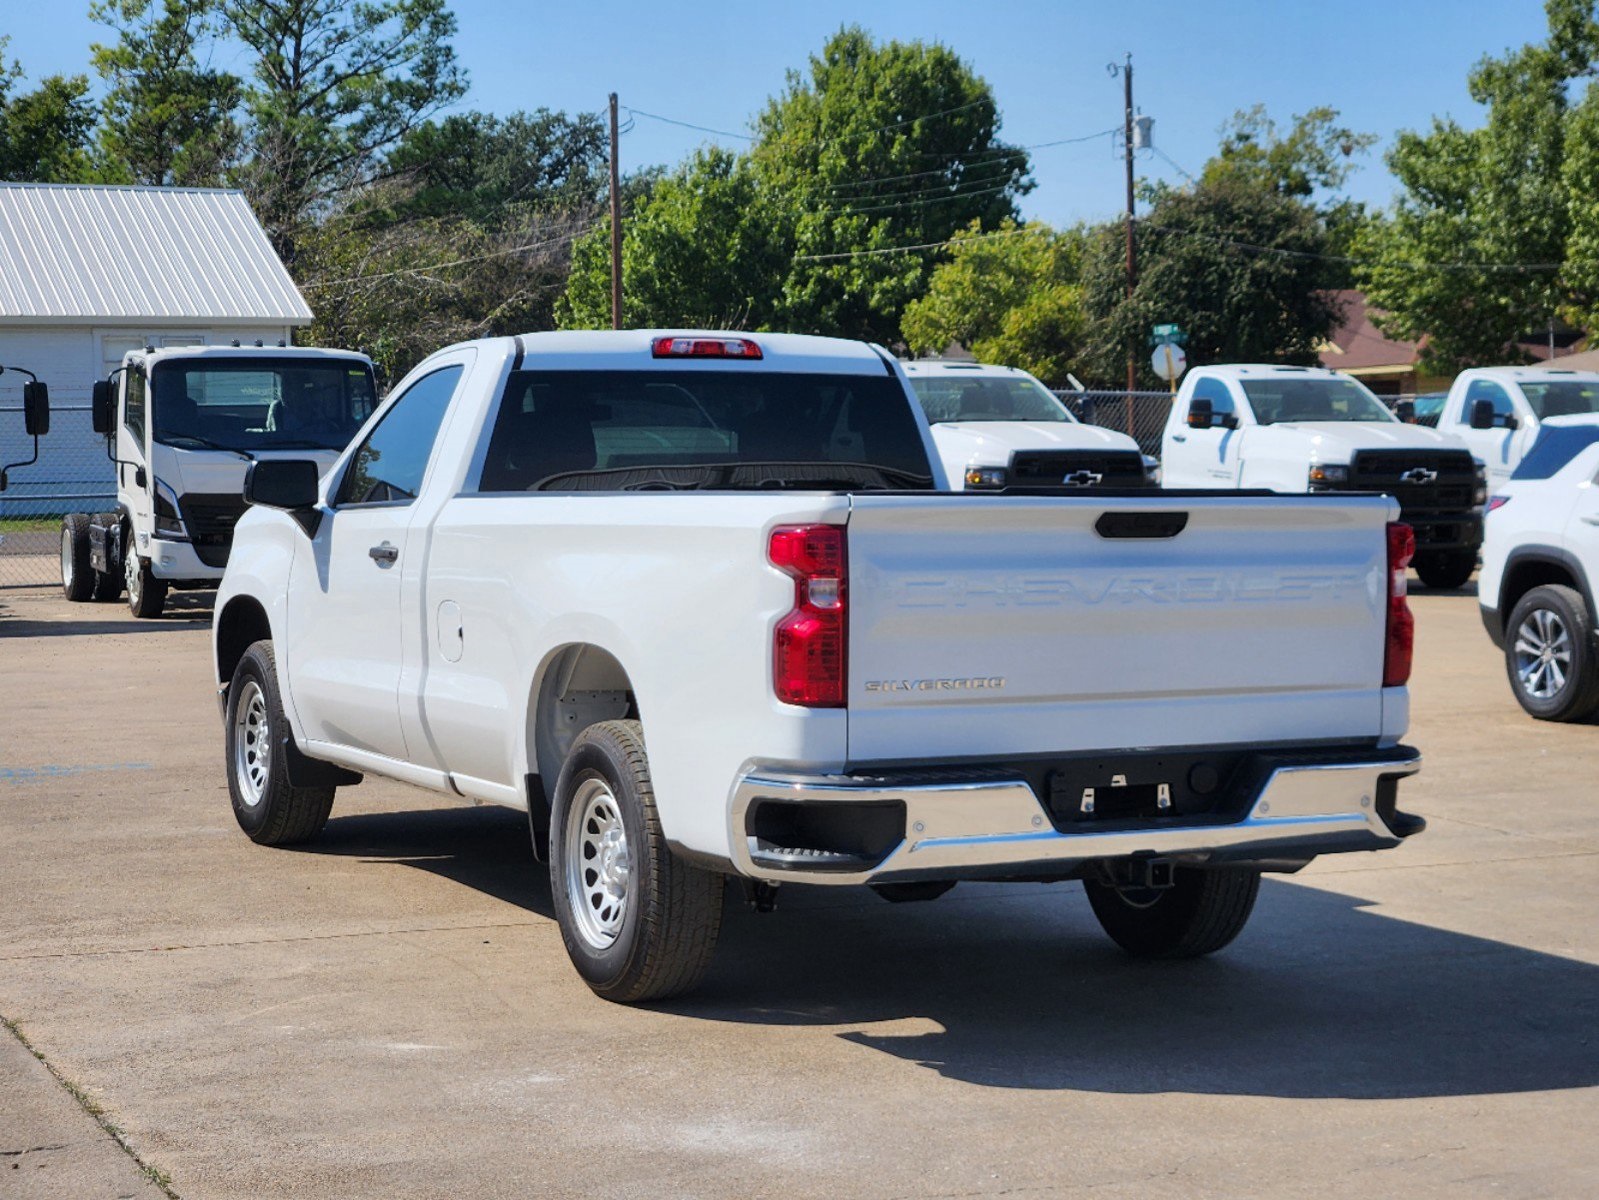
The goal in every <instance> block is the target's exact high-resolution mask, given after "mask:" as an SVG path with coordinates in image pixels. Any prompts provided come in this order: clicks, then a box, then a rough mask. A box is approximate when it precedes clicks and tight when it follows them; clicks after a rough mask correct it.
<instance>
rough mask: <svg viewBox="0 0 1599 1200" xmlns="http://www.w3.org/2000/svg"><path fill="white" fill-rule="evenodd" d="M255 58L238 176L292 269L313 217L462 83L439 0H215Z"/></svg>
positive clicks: (451, 22)
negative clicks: (352, 0) (352, 1)
mask: <svg viewBox="0 0 1599 1200" xmlns="http://www.w3.org/2000/svg"><path fill="white" fill-rule="evenodd" d="M223 13H224V16H225V17H226V20H227V26H228V32H229V34H230V35H231V36H232V37H233V38H236V39H237V40H238V41H239V42H241V43H243V45H244V46H245V48H246V50H247V51H248V52H249V54H250V56H251V58H252V60H253V61H252V66H251V71H250V76H249V79H248V80H247V82H246V84H245V91H244V103H245V109H246V111H247V113H248V123H247V126H246V139H245V140H246V145H245V151H246V155H247V162H246V164H245V165H244V166H243V167H242V168H241V169H240V171H239V178H240V179H241V181H242V182H243V183H244V186H245V188H246V190H247V192H248V193H249V195H250V199H251V202H252V204H253V205H254V207H255V210H256V213H257V215H259V216H260V217H261V219H262V222H263V224H265V226H266V228H267V231H268V233H269V234H270V235H271V237H272V240H273V243H274V245H275V246H276V247H277V249H278V252H279V253H280V254H281V255H282V256H283V258H284V260H285V262H287V263H288V264H289V265H290V267H291V269H292V267H293V265H294V259H295V249H296V244H297V241H298V239H299V238H300V237H301V236H302V235H303V234H304V232H305V230H306V228H307V226H308V225H309V224H310V222H311V221H312V220H313V219H314V218H317V217H319V216H321V215H323V214H324V213H325V212H326V211H327V210H328V209H329V208H330V207H331V206H332V205H333V203H334V201H335V200H336V199H337V198H339V197H343V196H346V195H348V194H349V193H350V192H351V191H352V190H354V189H355V188H357V187H359V186H360V185H361V184H362V183H364V182H365V181H367V180H368V179H369V178H370V176H371V175H372V173H373V172H374V171H375V170H376V169H377V167H378V166H379V164H380V163H381V161H382V159H383V156H384V155H385V154H386V153H388V152H389V151H390V150H392V149H393V148H394V147H395V146H397V145H398V144H399V143H400V142H401V140H402V139H403V138H404V137H405V136H406V134H408V133H410V132H411V131H412V130H413V129H415V128H417V127H418V126H419V125H421V124H422V123H423V122H424V121H426V120H427V119H428V118H429V117H430V116H432V115H433V114H434V113H435V112H436V111H437V110H438V109H440V108H441V107H443V106H445V105H447V104H450V103H452V102H454V101H455V100H457V99H459V98H460V97H461V96H462V95H463V94H464V93H465V91H466V76H465V73H464V72H463V71H462V70H461V69H460V68H459V67H458V66H457V65H456V61H455V52H454V50H453V49H452V48H451V46H450V38H451V36H452V35H453V34H454V33H455V17H454V16H453V15H452V14H451V13H450V11H449V9H448V8H447V7H446V5H445V0H365V2H363V3H359V4H346V3H344V0H224V8H223Z"/></svg>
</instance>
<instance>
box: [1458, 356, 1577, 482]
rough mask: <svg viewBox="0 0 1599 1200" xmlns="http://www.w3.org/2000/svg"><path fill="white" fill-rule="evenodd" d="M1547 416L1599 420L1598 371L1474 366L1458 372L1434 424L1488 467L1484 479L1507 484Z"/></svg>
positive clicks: (1529, 448) (1536, 438) (1535, 438)
mask: <svg viewBox="0 0 1599 1200" xmlns="http://www.w3.org/2000/svg"><path fill="white" fill-rule="evenodd" d="M1550 417H1575V418H1586V419H1590V420H1593V421H1594V422H1596V423H1599V372H1596V371H1562V370H1559V369H1558V368H1555V367H1478V368H1475V369H1473V370H1470V371H1462V372H1461V373H1460V374H1459V375H1458V376H1456V378H1455V382H1454V384H1453V385H1452V386H1451V387H1450V389H1449V398H1448V399H1447V400H1445V401H1444V409H1443V415H1442V416H1441V417H1439V419H1438V428H1439V429H1441V430H1443V431H1444V432H1446V433H1451V434H1454V435H1455V436H1456V437H1458V438H1460V439H1461V440H1462V441H1463V442H1465V443H1466V445H1468V446H1470V447H1471V452H1472V453H1473V454H1475V455H1476V456H1477V458H1478V459H1480V460H1481V461H1482V463H1483V465H1484V466H1486V467H1487V469H1488V482H1489V484H1490V485H1493V486H1495V487H1497V485H1499V484H1501V483H1504V482H1506V481H1507V480H1508V479H1509V478H1510V476H1511V475H1512V474H1513V473H1514V472H1515V470H1516V467H1518V466H1519V465H1520V464H1521V460H1522V459H1523V458H1525V457H1526V456H1527V451H1529V450H1531V449H1532V444H1533V443H1534V442H1536V441H1537V440H1538V431H1539V430H1540V429H1541V428H1542V427H1543V423H1544V421H1546V420H1547V419H1549V418H1550Z"/></svg>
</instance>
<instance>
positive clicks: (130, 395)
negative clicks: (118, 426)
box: [122, 367, 144, 450]
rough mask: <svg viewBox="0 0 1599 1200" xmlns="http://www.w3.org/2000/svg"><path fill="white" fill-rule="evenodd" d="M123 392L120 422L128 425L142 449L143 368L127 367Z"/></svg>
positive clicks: (129, 430)
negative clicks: (125, 402) (123, 398)
mask: <svg viewBox="0 0 1599 1200" xmlns="http://www.w3.org/2000/svg"><path fill="white" fill-rule="evenodd" d="M124 375H125V376H126V377H127V383H126V385H125V394H126V397H127V404H126V406H125V407H124V409H123V414H122V423H123V424H124V425H126V426H127V427H128V432H129V433H131V434H132V435H133V440H134V441H135V442H136V443H137V444H138V446H139V449H141V450H143V449H144V368H143V367H129V368H128V369H127V371H125V372H124Z"/></svg>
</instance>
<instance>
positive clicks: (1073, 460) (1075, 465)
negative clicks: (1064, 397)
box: [904, 359, 1159, 491]
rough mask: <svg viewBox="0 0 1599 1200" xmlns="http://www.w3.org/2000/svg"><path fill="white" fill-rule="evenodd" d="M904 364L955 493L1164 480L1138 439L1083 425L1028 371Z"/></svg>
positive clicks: (1143, 483)
mask: <svg viewBox="0 0 1599 1200" xmlns="http://www.w3.org/2000/svg"><path fill="white" fill-rule="evenodd" d="M904 367H905V374H906V375H907V376H908V377H909V378H910V381H911V387H912V388H913V389H914V390H915V392H916V398H917V399H918V400H919V401H921V405H922V410H923V411H924V412H925V413H926V414H927V420H928V423H929V424H930V425H931V426H932V429H933V445H934V446H936V447H937V448H938V456H939V459H940V460H941V461H942V462H943V465H944V474H945V475H946V476H947V477H948V479H949V484H950V487H951V488H953V489H954V490H956V491H962V490H970V491H980V490H993V489H996V488H1004V487H1029V486H1031V487H1079V488H1093V487H1103V488H1126V487H1153V486H1154V485H1155V484H1156V483H1157V482H1159V465H1158V463H1157V460H1155V459H1154V458H1150V457H1148V456H1146V455H1144V454H1142V453H1141V452H1140V451H1139V449H1138V443H1137V442H1135V441H1133V439H1132V438H1130V437H1128V436H1127V435H1126V434H1125V433H1117V432H1116V431H1115V430H1112V429H1102V428H1100V427H1099V426H1097V425H1085V424H1083V423H1082V422H1081V421H1079V420H1077V418H1076V417H1074V416H1072V414H1071V411H1070V410H1069V409H1068V408H1067V407H1066V406H1065V405H1064V404H1062V403H1061V402H1060V400H1059V399H1057V398H1056V396H1055V394H1054V393H1053V392H1051V391H1050V390H1049V389H1048V388H1046V387H1045V386H1044V385H1043V384H1042V383H1040V382H1039V381H1038V380H1037V379H1035V378H1034V377H1033V376H1031V375H1029V374H1028V373H1027V372H1026V371H1022V370H1018V369H1017V368H1015V367H995V366H989V365H987V364H984V363H963V362H942V361H936V360H926V359H924V360H918V361H916V362H908V363H905V364H904Z"/></svg>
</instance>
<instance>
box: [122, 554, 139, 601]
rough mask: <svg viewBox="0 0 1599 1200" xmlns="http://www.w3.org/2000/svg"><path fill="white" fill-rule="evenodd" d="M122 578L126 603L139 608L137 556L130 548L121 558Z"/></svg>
mask: <svg viewBox="0 0 1599 1200" xmlns="http://www.w3.org/2000/svg"><path fill="white" fill-rule="evenodd" d="M122 578H123V581H124V582H125V583H126V584H127V585H128V602H129V603H130V604H132V605H133V607H134V608H138V607H139V556H138V555H137V554H135V553H134V552H133V550H132V548H131V547H130V548H129V549H128V551H127V552H126V553H125V554H124V555H123V556H122Z"/></svg>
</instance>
